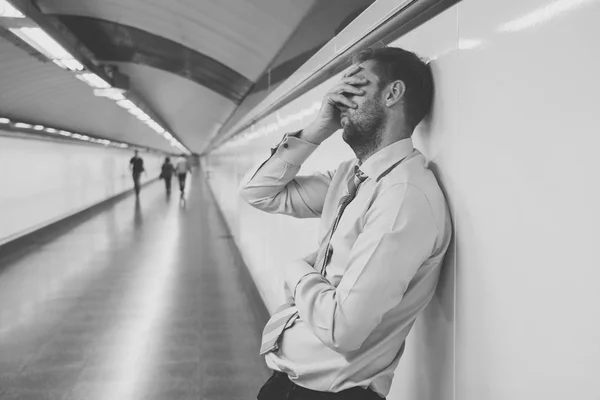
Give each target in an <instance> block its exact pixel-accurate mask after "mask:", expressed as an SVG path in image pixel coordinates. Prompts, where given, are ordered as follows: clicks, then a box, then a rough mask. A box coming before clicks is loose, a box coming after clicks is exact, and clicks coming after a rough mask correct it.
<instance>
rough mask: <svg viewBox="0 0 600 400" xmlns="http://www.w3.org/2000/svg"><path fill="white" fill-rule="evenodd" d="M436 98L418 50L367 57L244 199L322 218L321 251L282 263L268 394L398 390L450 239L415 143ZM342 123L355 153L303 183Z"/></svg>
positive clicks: (266, 166) (269, 398)
mask: <svg viewBox="0 0 600 400" xmlns="http://www.w3.org/2000/svg"><path fill="white" fill-rule="evenodd" d="M432 93H433V82H432V76H431V71H430V69H429V67H428V66H427V65H426V64H425V63H423V62H422V61H421V60H420V59H419V58H418V57H417V56H416V55H415V54H413V53H410V52H407V51H405V50H402V49H398V48H383V49H377V50H372V49H369V50H366V51H363V52H361V53H359V54H357V55H356V56H355V59H354V65H353V67H352V68H351V69H350V70H349V71H348V72H347V73H346V74H345V75H344V77H343V79H342V80H341V82H340V83H338V84H337V85H336V86H334V87H333V89H332V90H331V91H330V92H329V93H328V94H327V95H326V96H325V98H324V100H323V102H322V106H321V110H320V111H319V114H318V116H317V118H316V120H315V121H314V122H313V123H312V124H310V125H309V126H308V127H306V128H305V129H304V130H302V131H300V132H297V133H295V134H288V135H285V136H284V138H283V140H282V141H281V143H280V144H279V145H278V146H277V148H276V149H273V151H272V155H271V157H270V158H269V159H268V160H267V161H265V162H264V163H263V164H262V165H261V166H259V167H258V168H255V169H254V170H252V171H250V172H249V173H248V175H247V176H246V178H245V179H244V181H243V182H242V187H241V190H240V192H241V195H242V197H243V198H244V199H245V200H246V201H248V202H249V203H250V204H252V205H253V206H255V207H257V208H259V209H261V210H264V211H267V212H270V213H283V214H288V215H292V216H295V217H299V218H307V217H320V218H321V225H320V230H319V237H318V243H319V248H318V250H317V251H316V252H315V253H313V254H311V255H309V256H306V257H305V258H304V259H301V260H297V261H295V262H291V263H288V264H286V265H282V276H283V279H284V284H285V289H286V294H287V297H288V302H287V304H284V305H283V306H282V307H280V309H278V310H277V311H276V313H275V314H274V315H273V316H272V317H271V319H270V320H269V322H268V323H267V325H266V327H265V329H264V332H263V338H262V344H261V351H260V352H261V354H265V360H266V363H267V365H268V366H269V367H270V368H271V369H273V370H274V374H273V376H272V377H271V378H270V379H269V380H268V381H267V383H265V385H264V386H263V387H262V388H261V390H260V392H259V395H258V399H260V400H281V399H286V398H293V399H295V400H309V399H338V400H350V399H361V400H366V399H381V398H384V397H385V396H387V395H388V393H389V390H390V387H391V383H392V377H393V373H394V370H395V368H396V366H397V365H398V362H399V360H400V357H401V356H402V353H403V351H404V343H405V339H406V336H407V335H408V333H409V331H410V329H411V328H412V326H413V324H414V321H415V318H416V317H417V315H418V314H419V312H420V311H421V310H423V309H424V308H425V306H426V305H427V304H428V302H429V300H430V299H431V298H432V296H433V294H434V291H435V288H436V285H437V282H438V277H439V272H440V265H441V263H442V260H443V257H444V254H445V252H446V249H447V248H448V244H449V242H450V237H451V232H452V228H451V220H450V213H449V211H448V207H447V205H446V201H445V199H444V196H443V193H442V191H441V190H440V187H439V185H438V183H437V181H436V179H435V177H434V175H433V173H432V172H431V171H430V170H429V169H427V168H426V165H425V164H426V162H425V157H424V156H423V155H422V154H421V153H420V152H419V151H418V150H416V149H414V148H413V144H412V140H411V135H412V133H413V131H414V128H415V127H416V126H417V124H418V123H419V122H420V121H421V120H422V119H423V117H424V116H425V115H426V113H427V112H428V110H429V108H430V104H431V101H432ZM340 128H343V139H344V141H345V142H346V143H347V144H348V145H349V146H350V147H351V148H352V150H354V153H355V154H356V157H357V158H356V159H353V160H349V161H346V162H343V163H341V164H340V165H339V166H338V168H337V169H336V170H335V171H333V172H324V173H316V174H312V175H309V176H296V174H297V173H298V171H299V169H300V166H301V164H302V163H303V162H304V161H305V160H306V159H307V158H308V157H309V156H310V154H311V153H312V152H313V151H314V150H315V149H316V148H317V147H318V146H319V144H320V143H321V142H323V141H324V140H326V139H327V138H328V137H330V136H331V135H332V134H333V133H334V132H336V131H337V130H338V129H340ZM289 393H292V394H291V395H289ZM288 395H289V397H288Z"/></svg>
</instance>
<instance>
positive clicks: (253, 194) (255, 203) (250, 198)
mask: <svg viewBox="0 0 600 400" xmlns="http://www.w3.org/2000/svg"><path fill="white" fill-rule="evenodd" d="M238 194H239V196H240V197H241V198H242V199H243V200H244V201H245V202H246V203H248V204H249V205H251V206H252V207H254V208H257V209H259V210H263V211H265V210H266V209H268V208H269V206H270V202H269V199H268V198H266V199H265V198H264V197H262V196H260V195H259V193H257V190H256V189H254V188H251V187H248V185H243V184H242V185H241V186H240V188H239V190H238Z"/></svg>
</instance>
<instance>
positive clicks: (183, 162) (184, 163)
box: [175, 154, 191, 196]
mask: <svg viewBox="0 0 600 400" xmlns="http://www.w3.org/2000/svg"><path fill="white" fill-rule="evenodd" d="M175 171H177V178H178V179H179V190H180V191H181V196H183V195H184V194H185V180H186V178H187V173H188V172H191V168H190V163H189V162H188V160H187V158H186V157H185V156H184V155H183V154H182V155H181V156H179V158H178V159H177V162H176V163H175Z"/></svg>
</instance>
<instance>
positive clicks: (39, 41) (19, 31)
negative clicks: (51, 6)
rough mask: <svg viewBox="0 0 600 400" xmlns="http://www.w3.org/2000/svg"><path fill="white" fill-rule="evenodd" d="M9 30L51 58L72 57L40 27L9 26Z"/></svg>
mask: <svg viewBox="0 0 600 400" xmlns="http://www.w3.org/2000/svg"><path fill="white" fill-rule="evenodd" d="M9 30H10V31H11V32H12V33H14V34H15V35H17V36H18V37H20V38H21V39H23V40H24V41H25V42H27V43H28V44H29V45H30V46H32V47H33V48H35V49H36V50H37V51H39V52H40V53H42V54H44V55H45V56H46V57H48V58H50V59H51V60H56V59H59V60H63V59H70V58H73V56H72V55H71V54H69V52H68V51H66V50H65V49H64V48H63V47H62V46H61V45H60V44H58V43H57V42H56V41H55V40H54V39H52V38H51V37H50V36H48V34H47V33H46V32H44V31H43V30H42V29H41V28H10V29H9Z"/></svg>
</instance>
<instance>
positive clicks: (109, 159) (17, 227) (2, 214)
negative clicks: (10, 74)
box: [0, 132, 162, 244]
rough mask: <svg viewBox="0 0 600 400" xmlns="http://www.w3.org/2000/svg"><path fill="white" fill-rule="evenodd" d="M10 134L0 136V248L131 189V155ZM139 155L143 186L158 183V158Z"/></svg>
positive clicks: (120, 150) (101, 148) (121, 151)
mask: <svg viewBox="0 0 600 400" xmlns="http://www.w3.org/2000/svg"><path fill="white" fill-rule="evenodd" d="M3 135H7V136H3ZM8 135H9V133H8V132H0V188H1V189H0V244H2V243H6V242H7V241H10V240H13V239H15V238H17V237H19V236H22V235H24V234H26V233H28V232H31V231H34V230H36V229H39V228H41V227H43V226H45V225H48V224H49V223H52V222H54V221H57V220H60V219H62V218H65V217H67V216H69V215H72V214H74V213H76V212H78V211H81V210H83V209H85V208H88V207H90V206H92V205H94V204H97V203H99V202H101V201H102V200H105V199H108V198H110V197H113V196H115V195H117V194H120V193H123V192H124V191H126V190H130V189H132V187H133V183H132V178H131V174H130V172H129V160H130V158H131V157H132V156H133V152H132V151H130V150H125V149H118V148H113V147H104V146H98V145H91V144H84V143H81V144H79V143H68V142H58V141H49V140H40V139H33V138H31V137H16V136H15V137H11V136H8ZM140 155H141V157H142V158H143V159H144V164H145V166H146V171H147V174H146V175H142V179H141V180H142V182H146V181H147V180H149V179H153V178H156V177H157V176H158V174H159V173H160V165H161V164H162V157H160V156H158V155H155V154H144V153H140Z"/></svg>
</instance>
